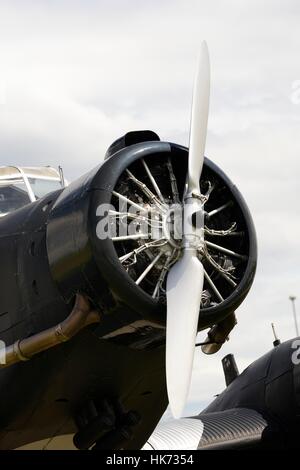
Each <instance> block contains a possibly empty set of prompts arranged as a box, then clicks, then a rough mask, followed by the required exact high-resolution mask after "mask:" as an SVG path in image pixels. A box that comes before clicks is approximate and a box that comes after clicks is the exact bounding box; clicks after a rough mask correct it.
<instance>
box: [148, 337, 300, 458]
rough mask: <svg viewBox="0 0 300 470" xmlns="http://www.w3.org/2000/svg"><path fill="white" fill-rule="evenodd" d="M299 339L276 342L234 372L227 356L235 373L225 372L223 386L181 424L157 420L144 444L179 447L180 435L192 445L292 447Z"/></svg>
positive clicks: (299, 416) (299, 437) (298, 404)
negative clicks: (241, 369) (243, 368)
mask: <svg viewBox="0 0 300 470" xmlns="http://www.w3.org/2000/svg"><path fill="white" fill-rule="evenodd" d="M299 344H300V341H299V338H298V339H297V342H296V343H295V340H290V341H286V342H284V343H282V344H281V345H279V346H277V347H276V348H274V349H273V350H271V351H270V352H268V353H267V354H265V355H264V356H263V357H261V358H259V359H258V360H257V361H255V362H253V363H252V364H251V365H250V366H249V367H247V369H245V370H244V371H243V373H242V374H240V375H237V368H236V365H235V362H233V368H234V369H235V370H236V373H235V378H234V375H232V374H231V378H230V381H231V383H230V384H229V386H228V387H227V388H226V389H225V390H224V392H222V393H221V394H220V395H218V397H217V398H216V399H215V400H214V401H213V402H212V403H211V404H210V405H209V406H208V407H207V408H206V409H205V410H203V411H202V412H201V413H200V414H199V415H198V416H195V417H193V418H187V419H184V420H183V423H182V424H181V421H182V420H177V421H173V422H167V423H164V424H161V425H159V426H158V427H157V429H156V430H155V432H154V433H153V435H152V436H151V438H150V439H149V441H148V443H147V448H152V449H153V448H154V449H166V448H168V449H180V448H182V447H180V445H181V440H182V437H183V436H184V439H185V440H186V443H188V444H189V445H190V446H191V445H194V447H193V448H194V449H198V450H244V449H254V450H255V449H267V450H286V449H298V448H299V441H300V427H299V425H300V361H299ZM297 348H298V352H297ZM228 360H229V361H232V358H228ZM226 379H227V380H228V377H226ZM199 421H200V423H202V426H200V424H199ZM187 422H188V423H189V429H187V427H186V423H187ZM182 428H185V429H182ZM183 431H184V432H183ZM196 431H198V435H195V432H196ZM170 436H172V437H170ZM166 442H167V446H166ZM183 448H184V447H183ZM185 448H186V447H185ZM190 448H192V447H190Z"/></svg>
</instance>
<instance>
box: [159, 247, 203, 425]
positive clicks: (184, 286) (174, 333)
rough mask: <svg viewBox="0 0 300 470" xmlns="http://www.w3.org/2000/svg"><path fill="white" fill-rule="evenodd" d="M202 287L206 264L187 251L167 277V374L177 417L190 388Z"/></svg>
mask: <svg viewBox="0 0 300 470" xmlns="http://www.w3.org/2000/svg"><path fill="white" fill-rule="evenodd" d="M202 288H203V266H202V263H201V262H200V261H199V260H198V258H196V257H195V256H194V255H193V253H192V252H191V251H189V250H185V251H184V254H183V257H182V258H181V259H180V260H179V261H178V262H177V263H176V264H175V265H174V266H173V267H172V268H171V270H170V272H169V275H168V279H167V293H168V296H167V304H168V308H167V331H166V335H167V336H166V343H167V349H166V373H167V387H168V396H169V403H170V407H171V410H172V413H173V416H174V418H179V417H180V416H181V414H182V411H183V407H184V404H185V402H186V399H187V394H188V391H189V384H190V381H191V374H192V367H193V358H194V349H195V340H196V334H197V325H198V317H199V305H200V301H201V294H202Z"/></svg>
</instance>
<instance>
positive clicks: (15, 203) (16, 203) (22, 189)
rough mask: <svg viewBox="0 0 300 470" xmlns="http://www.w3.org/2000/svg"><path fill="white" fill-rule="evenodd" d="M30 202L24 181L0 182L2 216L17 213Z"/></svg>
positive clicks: (0, 211) (0, 213) (0, 209)
mask: <svg viewBox="0 0 300 470" xmlns="http://www.w3.org/2000/svg"><path fill="white" fill-rule="evenodd" d="M29 202H30V198H29V196H28V192H27V188H26V185H25V183H24V181H23V180H15V181H14V182H13V180H12V182H8V181H0V215H5V214H7V213H8V212H12V211H15V210H16V209H19V208H20V207H23V206H26V204H28V203H29Z"/></svg>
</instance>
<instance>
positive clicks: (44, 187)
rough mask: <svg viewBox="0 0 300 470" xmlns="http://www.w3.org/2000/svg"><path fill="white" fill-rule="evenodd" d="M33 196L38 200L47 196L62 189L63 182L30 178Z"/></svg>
mask: <svg viewBox="0 0 300 470" xmlns="http://www.w3.org/2000/svg"><path fill="white" fill-rule="evenodd" d="M28 181H29V183H30V186H31V189H32V191H33V194H34V195H35V197H36V198H37V199H39V198H41V197H43V196H46V194H48V193H51V192H52V191H56V190H57V189H61V182H60V181H57V180H47V179H39V178H28Z"/></svg>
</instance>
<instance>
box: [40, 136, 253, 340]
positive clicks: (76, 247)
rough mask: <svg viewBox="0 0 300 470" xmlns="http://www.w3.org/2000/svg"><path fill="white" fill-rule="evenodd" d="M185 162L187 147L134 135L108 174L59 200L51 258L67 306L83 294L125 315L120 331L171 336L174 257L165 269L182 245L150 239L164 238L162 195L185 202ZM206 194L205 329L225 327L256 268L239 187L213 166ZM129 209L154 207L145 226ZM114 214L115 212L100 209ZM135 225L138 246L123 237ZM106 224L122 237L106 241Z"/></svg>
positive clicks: (101, 170)
mask: <svg viewBox="0 0 300 470" xmlns="http://www.w3.org/2000/svg"><path fill="white" fill-rule="evenodd" d="M145 139H147V140H146V141H145ZM149 139H151V140H149ZM187 159H188V149H187V148H185V147H183V146H180V145H177V144H173V143H169V142H161V141H159V139H158V137H157V136H156V134H154V133H152V132H150V131H138V132H131V133H128V134H126V135H125V136H124V137H123V138H121V139H118V141H116V142H115V143H114V144H112V146H111V147H110V148H109V150H108V152H107V155H106V159H105V161H104V162H103V164H102V165H100V166H99V167H97V168H96V169H94V170H92V171H91V172H90V173H88V174H87V175H85V176H83V177H82V178H80V179H79V180H77V181H76V182H74V183H72V184H71V185H70V186H69V187H68V188H66V189H65V190H64V191H63V192H62V193H61V195H60V196H59V197H58V199H57V201H56V202H55V204H54V206H53V208H52V210H51V212H50V214H49V221H48V228H47V250H48V257H49V263H50V269H51V272H52V276H53V278H54V279H55V281H56V283H57V285H58V287H59V290H60V292H61V294H62V295H63V297H64V299H65V300H66V301H69V300H70V299H71V298H72V297H73V296H74V294H75V293H76V292H77V291H78V289H80V290H81V291H84V292H85V293H87V294H88V295H89V297H90V298H91V300H92V302H93V303H94V304H95V305H96V306H98V307H99V308H101V310H102V311H103V312H105V313H107V314H109V313H116V312H118V311H119V310H120V309H121V310H122V309H123V311H124V312H125V313H124V314H123V317H122V320H121V321H119V320H116V321H115V325H114V327H115V328H116V329H117V330H119V329H120V328H121V329H122V328H124V326H126V325H129V324H134V323H135V322H139V321H145V322H148V326H149V325H150V326H151V327H154V328H155V327H158V328H160V329H161V328H164V326H165V319H166V313H165V310H166V308H165V277H166V276H165V274H166V272H167V271H168V269H169V266H170V265H171V264H172V262H173V261H174V258H173V259H172V258H171V260H170V259H169V264H167V260H168V256H169V258H170V252H171V251H172V250H173V251H175V252H176V240H172V236H171V235H170V240H169V242H167V243H164V241H163V242H162V243H157V240H158V241H159V240H160V239H159V238H157V237H156V239H155V237H154V238H151V236H152V237H153V231H154V232H155V229H157V231H158V232H159V230H160V229H161V230H163V229H162V226H163V225H164V220H163V215H162V214H161V213H160V211H159V198H160V196H161V197H162V198H163V200H164V201H165V202H166V203H167V204H168V205H169V206H171V205H172V204H174V203H178V202H180V200H181V198H182V193H183V191H184V187H185V175H186V168H187ZM155 185H156V187H155ZM149 191H150V192H149ZM201 193H202V194H203V195H204V196H205V197H206V202H205V205H204V209H205V242H206V243H205V248H204V251H203V253H202V254H201V256H202V262H203V265H204V268H205V272H206V276H205V282H204V290H203V294H202V301H201V314H200V317H199V323H198V329H199V330H200V329H205V328H207V327H209V326H212V325H214V324H218V323H219V322H221V321H222V320H224V319H225V318H226V317H227V316H228V315H230V314H232V313H233V312H234V311H235V310H236V309H237V308H238V306H239V305H240V304H241V302H242V301H243V300H244V298H245V296H246V295H247V293H248V291H249V289H250V287H251V284H252V282H253V278H254V274H255V269H256V260H257V248H256V235H255V229H254V225H253V221H252V217H251V215H250V212H249V210H248V208H247V205H246V203H245V201H244V199H243V197H242V195H241V194H240V192H239V191H238V189H237V188H236V186H234V184H233V183H232V182H231V181H230V179H229V178H228V177H227V176H226V175H225V174H224V172H223V171H222V170H221V169H220V168H219V167H217V166H216V165H215V164H214V163H213V162H212V161H211V160H209V159H207V158H206V159H205V162H204V168H203V172H202V176H201ZM149 194H150V196H149ZM151 194H152V195H155V197H156V200H155V201H154V205H155V207H158V209H157V211H156V212H157V213H158V219H157V226H155V219H153V218H151V217H150V215H152V213H151V214H150V211H151V210H152V208H151V207H150V206H151V204H150V202H151V201H150V199H151ZM152 199H153V197H152ZM129 201H130V203H133V205H134V209H136V206H143V207H146V206H147V204H148V205H149V211H148V212H146V217H144V218H143V219H142V218H141V213H140V212H139V210H138V209H137V210H136V211H135V212H134V211H133V212H132V213H130V212H128V208H125V209H126V210H119V209H120V203H121V206H122V204H123V205H124V203H126V204H127V206H128V202H129ZM152 202H153V201H152ZM109 205H111V207H112V209H111V210H110V209H107V210H101V208H106V207H109ZM152 206H153V204H152ZM128 214H130V217H129V218H128V217H127V216H128ZM156 215H157V214H156ZM145 218H146V219H147V220H146V222H145V220H144V219H145ZM148 219H149V220H148ZM173 219H174V215H173ZM142 222H143V223H144V227H145V224H146V226H147V223H148V227H150V228H151V230H150V232H151V233H150V235H149V233H147V238H146V239H144V238H140V237H139V236H138V235H139V231H138V230H142V229H141V227H142V226H143V224H142ZM129 223H131V224H132V223H133V224H134V225H135V227H134V228H135V230H136V233H137V235H136V237H132V238H130V235H129V237H127V235H122V234H124V230H126V226H128V225H129ZM151 224H152V225H151ZM153 224H154V225H153ZM108 225H110V226H114V229H116V230H117V233H116V232H114V233H113V234H112V235H108V236H104V237H101V233H100V232H101V231H102V232H103V231H104V229H105V228H106V229H107V230H108V232H109V229H110V227H108ZM138 226H139V227H138ZM121 229H122V230H123V231H122V234H121V235H120V231H121ZM161 233H163V232H162V231H161V232H160V235H161ZM99 234H100V237H99ZM101 238H102V239H101ZM157 258H158V259H157ZM155 260H156V262H154V261H155ZM115 318H116V317H115ZM108 323H109V322H108ZM145 325H146V323H145ZM104 329H105V328H104ZM109 329H110V327H109V328H108V329H107V332H106V333H107V334H109V333H110V332H109ZM150 329H151V328H150ZM124 331H126V332H127V331H128V330H126V329H125V330H124V329H123V330H122V332H124Z"/></svg>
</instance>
